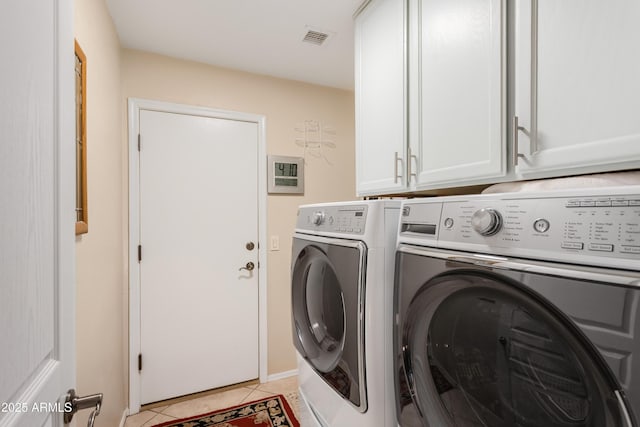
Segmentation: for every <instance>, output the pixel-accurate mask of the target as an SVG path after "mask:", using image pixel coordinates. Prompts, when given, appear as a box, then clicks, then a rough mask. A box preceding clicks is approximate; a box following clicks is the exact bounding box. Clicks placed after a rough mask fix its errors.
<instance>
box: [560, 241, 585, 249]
mask: <svg viewBox="0 0 640 427" xmlns="http://www.w3.org/2000/svg"><path fill="white" fill-rule="evenodd" d="M560 246H561V247H562V249H579V250H582V249H584V243H580V242H562V245H560Z"/></svg>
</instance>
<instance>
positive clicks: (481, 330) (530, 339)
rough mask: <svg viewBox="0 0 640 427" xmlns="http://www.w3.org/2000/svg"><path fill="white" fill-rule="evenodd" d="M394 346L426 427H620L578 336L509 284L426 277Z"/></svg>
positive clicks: (610, 395) (597, 362)
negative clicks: (398, 343)
mask: <svg viewBox="0 0 640 427" xmlns="http://www.w3.org/2000/svg"><path fill="white" fill-rule="evenodd" d="M402 343H403V348H404V353H403V359H404V369H405V373H406V378H407V382H408V385H409V388H410V393H411V398H412V400H413V401H414V403H415V405H416V407H417V408H416V410H417V412H418V414H419V418H420V419H421V420H422V424H423V425H426V426H428V427H448V426H456V427H519V426H522V427H542V426H544V427H569V426H571V427H610V426H625V424H624V421H623V416H622V414H621V412H620V408H619V405H618V401H617V398H616V395H615V390H616V389H617V385H616V384H615V380H612V377H611V374H610V372H608V371H607V368H606V366H604V364H603V362H602V361H601V359H600V358H599V356H598V354H597V353H596V351H594V349H593V348H590V347H591V346H590V344H589V343H588V342H586V339H585V338H584V337H583V336H582V333H581V331H579V329H577V327H575V326H574V325H573V324H571V323H570V322H569V321H568V320H567V319H566V318H564V316H563V315H562V314H561V313H559V312H558V311H557V310H556V309H555V308H554V307H552V306H551V305H550V304H548V303H546V302H545V301H544V300H542V299H541V298H538V297H537V296H536V295H534V294H532V293H530V292H527V291H525V290H524V289H523V288H522V287H520V286H519V285H518V284H517V283H516V282H514V281H512V280H511V279H509V278H506V277H502V276H499V275H498V274H493V273H488V272H479V271H476V270H451V271H450V272H447V273H442V274H440V275H438V276H435V277H434V278H432V279H431V280H429V281H428V282H427V283H426V284H425V285H424V286H422V287H421V288H420V290H419V291H418V293H416V295H415V297H414V298H413V300H412V302H411V304H410V306H409V309H408V312H407V317H406V321H405V322H404V326H403V337H402Z"/></svg>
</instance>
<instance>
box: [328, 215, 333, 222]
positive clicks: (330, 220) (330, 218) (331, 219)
mask: <svg viewBox="0 0 640 427" xmlns="http://www.w3.org/2000/svg"><path fill="white" fill-rule="evenodd" d="M329 224H333V217H332V216H330V217H329Z"/></svg>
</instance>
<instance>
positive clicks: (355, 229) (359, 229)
mask: <svg viewBox="0 0 640 427" xmlns="http://www.w3.org/2000/svg"><path fill="white" fill-rule="evenodd" d="M353 231H355V232H356V233H362V228H354V229H353Z"/></svg>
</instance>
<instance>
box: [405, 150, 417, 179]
mask: <svg viewBox="0 0 640 427" xmlns="http://www.w3.org/2000/svg"><path fill="white" fill-rule="evenodd" d="M408 150H409V156H408V157H409V161H408V162H407V173H408V174H409V183H411V177H413V178H414V179H415V181H416V182H417V181H418V174H417V172H413V163H412V161H413V160H415V161H416V169H417V166H418V157H417V156H416V155H415V154H412V153H411V147H409V149H408Z"/></svg>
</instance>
